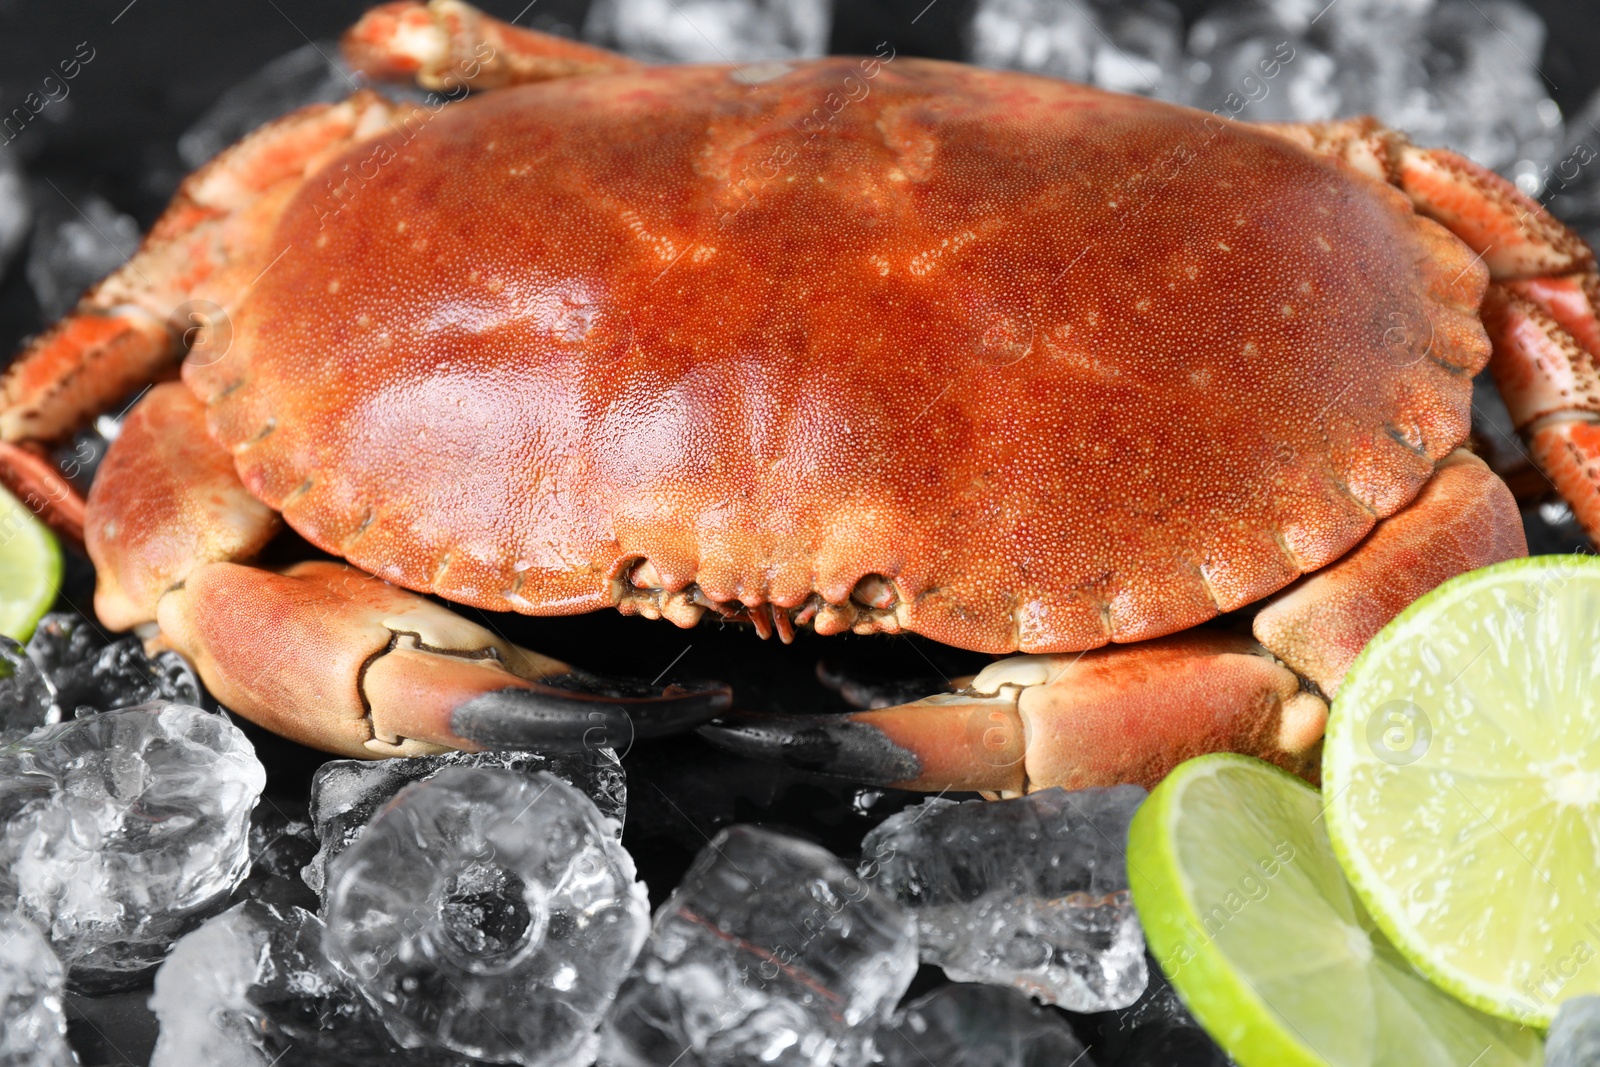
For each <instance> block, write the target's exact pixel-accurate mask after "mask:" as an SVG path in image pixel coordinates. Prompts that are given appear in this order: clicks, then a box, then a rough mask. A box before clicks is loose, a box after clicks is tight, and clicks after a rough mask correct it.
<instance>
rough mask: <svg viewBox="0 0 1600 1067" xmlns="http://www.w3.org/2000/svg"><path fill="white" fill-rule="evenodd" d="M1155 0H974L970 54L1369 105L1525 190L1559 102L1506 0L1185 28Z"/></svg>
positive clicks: (1318, 115) (1302, 111)
mask: <svg viewBox="0 0 1600 1067" xmlns="http://www.w3.org/2000/svg"><path fill="white" fill-rule="evenodd" d="M1181 34H1182V29H1181V22H1180V20H1179V19H1178V18H1177V13H1176V11H1175V10H1174V9H1173V8H1172V7H1171V6H1170V5H1168V4H1166V3H1164V2H1162V0H1139V2H1136V3H1131V4H1123V3H1115V2H1112V0H1075V2H1072V3H1056V2H1053V0H979V2H978V5H977V10H976V13H975V14H974V17H973V21H972V24H971V29H970V42H969V43H970V50H971V55H972V59H973V61H974V62H977V63H981V64H984V65H987V66H996V67H1010V68H1014V69H1019V70H1028V71H1036V72H1039V73H1045V74H1053V75H1056V76H1059V77H1064V78H1070V79H1073V80H1076V81H1085V82H1093V83H1094V84H1096V85H1099V86H1101V87H1102V88H1106V89H1115V90H1119V91H1123V92H1136V93H1144V94H1147V95H1151V96H1156V97H1159V98H1161V99H1167V100H1175V101H1177V102H1179V103H1184V104H1190V105H1192V106H1194V107H1199V108H1202V109H1205V110H1208V111H1209V110H1213V109H1221V110H1223V112H1224V113H1225V114H1226V115H1227V116H1229V117H1233V118H1240V119H1248V120H1252V121H1269V120H1272V121H1280V120H1291V121H1312V120H1321V119H1330V118H1336V117H1343V116H1351V115H1361V114H1368V113H1370V114H1375V115H1377V116H1378V117H1379V118H1380V119H1382V120H1383V121H1384V122H1385V123H1387V124H1389V125H1390V126H1393V127H1395V128H1397V129H1402V130H1405V131H1407V132H1408V133H1410V134H1411V135H1412V136H1413V138H1414V139H1415V140H1416V141H1417V142H1418V143H1419V144H1427V145H1444V146H1446V147H1449V148H1454V149H1456V150H1457V151H1459V152H1463V153H1465V154H1466V155H1468V156H1470V157H1471V158H1473V159H1475V160H1477V161H1478V162H1479V163H1482V164H1484V165H1485V166H1488V167H1491V168H1494V169H1496V170H1500V171H1502V172H1503V173H1505V174H1507V175H1508V176H1511V177H1514V178H1516V179H1517V181H1518V182H1519V184H1521V185H1522V186H1523V189H1524V191H1525V192H1528V193H1530V194H1536V193H1537V192H1538V191H1539V190H1538V182H1539V174H1540V172H1541V169H1542V164H1543V163H1544V162H1545V161H1547V160H1549V159H1551V158H1552V156H1553V155H1554V153H1555V152H1556V150H1557V148H1558V147H1559V145H1560V126H1561V111H1560V108H1559V107H1557V105H1556V104H1555V102H1554V101H1553V100H1551V99H1550V97H1549V94H1548V93H1547V91H1546V88H1547V87H1546V84H1545V82H1544V79H1543V78H1542V76H1541V75H1540V74H1539V71H1538V67H1537V64H1538V62H1539V58H1540V55H1541V53H1542V51H1543V47H1544V36H1545V28H1544V23H1543V22H1542V21H1541V20H1540V18H1539V16H1538V15H1536V14H1535V13H1534V12H1533V11H1532V10H1530V9H1529V8H1528V7H1526V6H1524V5H1523V4H1521V3H1518V2H1516V0H1339V2H1338V3H1336V4H1329V3H1327V0H1237V2H1233V3H1225V4H1219V5H1216V6H1214V7H1213V8H1212V9H1211V10H1210V11H1209V12H1208V13H1207V14H1205V15H1204V16H1203V17H1202V18H1200V19H1199V20H1198V21H1196V23H1195V24H1194V25H1193V26H1192V27H1191V28H1190V31H1189V36H1188V39H1187V42H1186V47H1187V52H1188V56H1187V58H1184V57H1183V55H1182V52H1183V49H1182V48H1180V47H1179V45H1180V40H1181Z"/></svg>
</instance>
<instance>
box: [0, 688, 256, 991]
mask: <svg viewBox="0 0 1600 1067" xmlns="http://www.w3.org/2000/svg"><path fill="white" fill-rule="evenodd" d="M265 781H266V774H265V772H264V771H263V769H262V767H261V764H260V762H259V761H258V760H257V759H256V756H255V752H254V750H253V749H252V748H251V746H250V742H249V741H248V740H246V738H245V736H244V734H243V733H241V732H240V731H239V729H238V728H237V727H235V726H234V725H233V724H232V723H230V722H228V720H227V719H226V718H224V717H222V716H220V715H213V714H211V713H209V712H205V711H201V710H200V709H199V708H193V707H186V706H184V705H180V704H151V705H147V706H143V707H137V708H127V709H123V710H121V711H112V712H107V713H106V714H104V715H97V716H94V717H92V718H85V719H76V720H73V721H71V722H63V723H58V724H55V725H53V726H46V727H43V728H41V729H39V730H37V731H35V732H34V733H32V734H30V735H29V736H28V737H27V738H25V739H24V740H21V741H17V742H13V743H11V744H9V745H5V746H3V747H0V908H11V907H15V908H17V909H18V910H19V911H20V912H21V913H22V914H23V915H24V916H25V917H26V918H28V919H30V920H32V921H33V922H34V923H35V924H37V925H38V926H39V928H40V929H41V930H43V931H45V933H46V934H47V935H48V937H49V938H50V941H51V943H52V944H53V945H54V946H55V948H56V951H57V953H58V954H60V956H61V958H62V961H63V962H64V963H65V964H66V965H67V969H68V977H69V981H70V982H71V984H72V986H73V987H74V988H75V989H78V990H80V991H83V992H89V993H96V992H104V991H109V990H114V989H118V988H123V987H126V986H128V985H131V984H133V983H135V982H137V981H138V979H139V978H140V977H141V976H142V975H143V974H145V973H146V972H148V971H149V970H150V969H151V968H153V967H154V966H155V965H156V963H157V962H158V961H159V960H160V959H161V956H162V954H163V953H164V952H165V951H166V948H167V946H168V945H170V944H171V943H172V942H173V941H174V940H175V939H176V938H177V937H178V936H180V935H181V934H182V933H183V932H184V931H185V930H187V929H189V928H190V927H192V926H194V925H195V924H196V923H198V922H199V921H200V920H201V919H202V918H204V916H205V915H206V914H207V912H208V909H214V908H215V907H220V906H221V905H222V903H223V902H224V901H225V900H226V899H227V896H228V894H229V893H230V892H231V891H232V890H233V888H234V886H236V885H237V884H238V883H239V882H240V880H242V879H243V878H244V875H245V869H246V867H247V865H248V863H249V859H250V852H249V829H250V810H251V808H253V807H254V806H255V803H256V798H257V797H259V796H260V795H261V789H262V786H263V785H264V784H265Z"/></svg>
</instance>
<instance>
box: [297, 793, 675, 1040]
mask: <svg viewBox="0 0 1600 1067" xmlns="http://www.w3.org/2000/svg"><path fill="white" fill-rule="evenodd" d="M649 911H650V907H649V903H648V900H647V898H646V896H645V887H644V884H643V883H642V882H638V881H636V880H635V875H634V867H633V860H632V859H631V858H630V857H629V856H628V854H627V853H626V852H624V851H623V849H622V846H621V845H620V844H619V843H618V841H617V826H616V823H615V822H614V821H613V820H610V819H607V818H606V817H605V816H604V815H602V814H601V813H600V810H599V809H598V808H597V807H595V804H594V802H593V801H591V800H590V799H589V798H588V797H586V796H584V795H583V793H581V792H579V791H578V790H577V789H575V788H574V787H572V786H571V785H568V784H567V783H566V782H565V781H562V780H561V779H560V778H558V777H556V776H555V775H552V774H549V773H546V772H542V771H541V772H536V773H534V774H531V775H527V774H519V773H517V772H515V771H508V770H501V769H497V768H488V767H447V768H445V769H444V770H442V771H440V772H439V773H438V774H436V775H435V776H434V777H433V778H431V779H430V780H428V781H425V782H414V783H412V784H410V785H408V786H406V787H405V788H404V789H402V790H401V791H400V793H399V795H398V796H396V797H395V798H394V800H393V801H392V802H391V803H390V804H389V805H388V806H386V807H385V808H384V809H383V810H382V811H381V812H380V813H379V814H378V816H377V817H376V818H375V819H373V821H372V823H371V824H370V825H369V826H368V827H367V828H366V830H365V831H364V832H363V833H362V834H361V836H360V837H359V838H358V839H357V840H356V841H355V842H354V843H353V844H352V845H350V847H349V848H347V849H346V850H345V851H344V853H343V854H342V855H341V856H339V858H338V859H337V860H335V861H334V863H333V864H332V865H331V868H330V870H329V872H328V930H327V940H326V944H327V948H328V953H329V955H330V957H331V958H332V959H334V960H335V962H336V963H338V965H339V966H340V967H342V968H343V969H344V970H345V971H346V972H347V973H349V974H351V975H353V976H354V977H355V979H356V980H357V982H358V983H359V985H360V989H361V992H362V994H363V995H364V996H366V997H367V999H368V1001H369V1002H371V1003H372V1005H373V1006H374V1007H375V1008H376V1009H377V1011H378V1013H379V1014H380V1015H381V1016H382V1018H383V1020H384V1023H385V1024H386V1025H387V1026H388V1028H389V1031H390V1032H391V1033H392V1034H393V1035H394V1036H395V1038H396V1039H397V1040H398V1041H399V1042H400V1043H401V1044H402V1045H406V1046H408V1047H416V1046H419V1045H423V1044H430V1045H434V1046H436V1047H440V1048H447V1049H452V1050H454V1051H457V1052H461V1053H464V1054H466V1055H469V1056H476V1057H480V1058H484V1059H493V1060H515V1061H516V1062H518V1063H524V1064H534V1065H543V1064H550V1065H554V1064H565V1063H568V1062H572V1063H587V1062H589V1058H592V1057H593V1055H594V1045H595V1042H596V1037H595V1028H596V1027H597V1026H598V1024H599V1022H600V1017H601V1015H602V1013H603V1012H604V1011H605V1009H606V1008H607V1007H608V1006H609V1004H610V1002H611V998H612V996H613V994H614V993H615V992H616V989H617V986H618V984H619V983H620V982H621V981H622V979H623V976H624V975H625V974H626V973H627V970H628V965H629V964H630V963H632V962H633V958H634V956H635V955H636V954H637V953H638V951H639V946H640V945H641V944H642V943H643V942H644V937H645V934H646V933H647V931H648V927H649ZM585 1057H588V1058H585Z"/></svg>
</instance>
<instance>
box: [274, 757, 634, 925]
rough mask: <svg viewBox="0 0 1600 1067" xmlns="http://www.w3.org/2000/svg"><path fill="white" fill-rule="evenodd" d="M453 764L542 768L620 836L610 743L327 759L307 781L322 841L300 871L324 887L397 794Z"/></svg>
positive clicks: (618, 776)
mask: <svg viewBox="0 0 1600 1067" xmlns="http://www.w3.org/2000/svg"><path fill="white" fill-rule="evenodd" d="M451 767H498V768H501V769H503V770H508V771H516V772H517V773H519V774H524V775H533V774H536V773H538V772H540V771H545V772H547V773H549V774H553V775H555V776H556V777H557V778H560V779H562V780H563V781H565V782H567V783H568V784H569V785H572V786H574V787H576V788H577V789H578V790H579V791H581V792H583V793H584V794H585V795H587V796H588V797H589V799H590V800H592V801H594V803H595V806H596V807H597V808H599V810H600V814H601V815H602V816H604V817H605V818H606V819H608V820H610V821H611V822H612V823H613V824H614V826H615V830H616V833H617V836H618V839H619V840H620V838H621V835H622V823H623V819H624V818H625V817H626V814H627V810H628V782H627V778H626V776H625V775H624V774H623V771H622V763H621V761H620V760H618V759H617V755H616V753H615V752H613V751H611V750H610V749H609V748H602V749H594V750H588V751H584V752H577V753H563V754H556V755H542V754H540V753H537V752H517V751H510V750H506V751H500V752H447V753H445V754H443V755H440V756H421V757H417V758H413V759H390V760H376V761H374V760H330V761H329V762H327V763H324V764H323V765H322V766H321V767H319V768H317V773H316V776H315V777H314V778H313V779H312V780H311V824H312V826H313V828H314V829H315V831H316V836H317V838H318V840H319V841H320V842H321V845H320V847H319V848H318V849H317V852H316V855H315V856H314V857H312V859H311V860H310V862H309V863H307V864H306V865H305V868H304V870H303V871H302V872H301V874H302V876H303V877H304V878H305V884H306V885H308V886H310V887H311V888H312V890H314V891H315V892H316V893H317V894H319V895H322V894H323V893H324V892H325V887H326V882H327V871H328V865H329V864H330V863H331V862H332V861H333V859H334V857H336V856H338V855H339V853H341V852H343V851H344V850H345V849H346V848H348V847H349V846H350V844H351V842H353V841H355V839H356V838H357V837H359V836H361V831H362V830H363V829H365V828H366V825H367V823H368V822H369V821H370V820H371V819H372V817H373V816H374V815H376V814H377V812H378V809H380V808H382V807H383V806H384V805H385V804H387V803H388V802H389V801H390V800H392V799H394V796H395V794H396V793H398V792H400V790H401V789H403V788H405V787H406V786H407V785H409V784H411V783H412V782H426V781H429V780H430V779H432V778H434V777H435V776H436V775H438V774H439V773H440V772H441V771H444V770H446V769H448V768H451Z"/></svg>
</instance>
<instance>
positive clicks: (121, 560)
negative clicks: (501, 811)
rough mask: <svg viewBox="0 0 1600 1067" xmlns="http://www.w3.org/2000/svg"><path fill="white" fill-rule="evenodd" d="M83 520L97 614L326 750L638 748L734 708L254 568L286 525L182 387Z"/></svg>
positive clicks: (415, 604) (356, 580)
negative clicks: (183, 660)
mask: <svg viewBox="0 0 1600 1067" xmlns="http://www.w3.org/2000/svg"><path fill="white" fill-rule="evenodd" d="M88 513H89V517H90V522H89V526H88V529H87V531H86V534H87V537H86V541H87V545H88V548H89V554H90V558H92V559H93V560H94V563H95V569H96V574H97V577H98V582H99V585H98V588H97V589H96V593H95V609H96V611H97V613H98V614H99V615H100V617H101V618H102V619H103V620H104V621H105V622H106V623H107V624H108V625H110V626H113V627H115V628H119V629H121V628H127V627H138V628H140V629H142V630H143V631H144V632H145V633H147V634H148V635H149V636H150V637H151V639H152V640H153V641H155V642H157V643H160V644H164V645H166V646H168V647H171V648H174V649H176V650H177V651H179V652H181V653H182V654H183V655H184V656H186V657H188V658H189V659H190V660H191V661H192V662H193V663H194V665H195V668H196V670H198V672H199V673H200V676H201V678H202V679H203V680H204V681H205V683H206V686H207V687H208V688H209V689H210V690H211V692H212V693H214V694H215V695H216V696H217V698H218V699H219V700H221V701H222V702H223V703H224V704H225V705H227V706H228V707H229V708H231V709H232V710H234V711H236V712H238V713H239V714H241V715H243V716H245V717H246V718H248V719H251V720H253V721H255V722H257V723H260V724H261V725H263V726H265V727H267V728H268V729H271V730H273V731H275V732H277V733H280V734H283V735H285V736H287V737H291V738H294V739H296V740H299V741H303V742H305V743H306V744H310V745H314V746H316V747H318V748H323V749H327V750H330V751H334V752H339V753H342V754H344V755H349V756H365V757H376V756H404V755H418V754H422V753H426V752H436V751H440V750H442V749H447V748H466V749H477V748H485V747H488V748H496V747H514V748H535V749H545V750H550V749H571V748H579V747H584V746H590V747H593V746H611V747H625V746H626V744H627V743H628V742H630V741H631V740H632V738H633V737H634V736H635V735H637V736H648V735H650V734H653V733H665V732H671V731H674V730H677V729H681V728H684V727H686V726H689V725H692V724H694V723H697V722H700V721H703V720H704V719H705V718H707V717H709V716H710V715H712V714H715V713H716V712H717V711H719V710H722V709H724V708H726V706H727V703H728V696H727V693H726V691H725V690H723V689H721V688H720V687H706V688H700V689H695V690H688V689H682V688H677V687H668V688H666V689H661V688H657V687H652V686H645V685H637V684H634V683H627V682H610V681H605V680H601V679H597V678H593V677H591V676H588V675H585V674H583V673H582V672H579V671H576V670H574V669H573V668H571V667H569V666H567V665H566V664H564V663H561V662H559V661H557V660H554V659H550V658H549V657H546V656H541V655H539V654H537V653H534V652H530V651H528V650H527V649H524V648H521V647H519V646H517V645H514V644H512V643H510V642H509V641H506V640H504V639H502V638H500V637H499V636H498V635H496V634H494V633H492V632H490V631H489V630H487V629H485V628H484V627H482V626H479V625H477V624H476V623H472V622H469V621H467V620H466V619H463V618H461V617H460V616H458V615H456V614H455V613H454V612H452V611H450V610H448V609H446V608H444V607H441V606H439V605H438V604H436V603H434V602H433V601H431V600H428V599H426V598H424V597H421V596H417V595H416V594H414V593H410V592H407V591H405V590H403V589H399V588H397V587H395V586H392V585H389V584H388V583H386V582H382V581H379V580H378V579H376V578H373V577H371V576H370V575H367V574H364V573H362V572H361V571H359V570H357V569H356V568H354V567H349V566H346V565H344V564H342V563H331V562H307V563H299V564H296V565H294V566H292V567H288V568H286V569H284V570H282V571H271V570H265V569H262V568H260V567H254V566H249V565H246V564H245V563H243V562H241V561H245V560H249V559H250V558H252V557H253V556H254V555H255V554H256V553H257V552H259V551H260V550H261V549H262V548H263V547H265V545H266V544H267V542H268V541H269V540H270V539H271V538H272V536H273V534H274V533H276V532H277V530H278V529H279V526H280V520H279V518H278V516H277V515H276V514H275V513H274V512H272V511H271V510H270V509H268V508H267V507H266V506H265V505H263V504H261V503H260V502H259V501H257V500H256V499H255V498H254V497H252V496H251V495H250V494H249V493H248V492H247V491H246V490H245V488H244V485H243V484H242V483H241V482H240V480H239V476H238V473H237V471H236V470H235V468H234V465H233V459H232V457H231V456H230V455H228V453H227V452H226V451H225V450H223V449H222V448H221V447H220V446H219V445H217V444H215V443H214V442H213V441H212V439H211V437H210V436H209V435H208V434H207V432H206V427H205V408H204V406H203V405H202V404H201V403H200V401H199V400H198V399H196V398H195V397H194V395H193V394H192V393H190V392H189V390H188V389H187V388H186V387H184V386H183V385H180V384H178V383H175V382H174V383H167V384H164V385H160V386H157V387H155V388H154V389H152V390H151V392H150V394H149V395H148V396H146V397H145V398H144V399H143V400H142V401H141V402H140V403H139V404H138V405H136V406H135V407H134V409H133V411H132V412H131V413H130V415H129V416H128V419H127V422H126V423H125V425H124V427H123V431H122V434H121V435H120V436H119V437H118V439H117V441H116V442H115V444H114V445H113V446H112V447H111V449H110V450H109V451H108V453H107V454H106V458H105V460H104V462H103V465H102V466H101V469H100V472H99V474H98V476H97V477H96V479H95V483H94V487H93V489H92V490H91V491H90V495H89V509H88Z"/></svg>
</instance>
